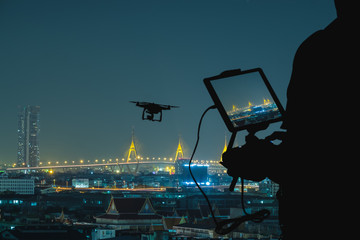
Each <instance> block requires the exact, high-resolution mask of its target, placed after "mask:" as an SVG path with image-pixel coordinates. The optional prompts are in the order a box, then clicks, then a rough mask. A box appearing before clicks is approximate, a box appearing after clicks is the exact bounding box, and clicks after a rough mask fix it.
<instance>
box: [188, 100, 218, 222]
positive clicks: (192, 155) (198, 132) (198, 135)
mask: <svg viewBox="0 0 360 240" xmlns="http://www.w3.org/2000/svg"><path fill="white" fill-rule="evenodd" d="M215 108H216V106H215V105H213V106H210V107H208V108H207V109H206V110H205V111H204V113H203V114H202V116H201V118H200V121H199V126H198V131H197V138H196V143H195V147H194V150H193V152H192V154H191V157H190V160H189V172H190V175H191V177H192V179H193V180H194V182H195V184H196V186H197V187H198V188H199V190H200V192H201V193H202V195H203V196H204V198H205V200H206V202H207V204H208V206H209V209H210V213H211V216H212V218H213V219H214V222H215V224H216V225H217V221H216V218H215V214H214V212H213V210H212V207H211V203H210V201H209V199H208V197H207V196H206V194H205V192H204V191H203V190H202V189H201V187H200V185H199V184H198V182H197V181H196V179H195V177H194V175H193V173H192V171H191V162H192V160H193V157H194V155H195V152H196V149H197V146H198V144H199V139H200V127H201V123H202V120H203V118H204V116H205V114H206V113H207V112H208V111H209V110H210V109H215Z"/></svg>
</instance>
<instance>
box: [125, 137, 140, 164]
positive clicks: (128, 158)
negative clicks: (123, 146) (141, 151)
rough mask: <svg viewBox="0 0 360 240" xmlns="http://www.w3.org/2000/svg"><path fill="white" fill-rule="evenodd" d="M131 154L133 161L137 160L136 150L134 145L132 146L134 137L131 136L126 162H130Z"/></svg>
mask: <svg viewBox="0 0 360 240" xmlns="http://www.w3.org/2000/svg"><path fill="white" fill-rule="evenodd" d="M131 153H133V156H134V158H133V159H137V154H136V149H135V144H134V135H133V137H132V139H131V144H130V149H129V154H128V156H127V160H126V162H129V161H130V160H131Z"/></svg>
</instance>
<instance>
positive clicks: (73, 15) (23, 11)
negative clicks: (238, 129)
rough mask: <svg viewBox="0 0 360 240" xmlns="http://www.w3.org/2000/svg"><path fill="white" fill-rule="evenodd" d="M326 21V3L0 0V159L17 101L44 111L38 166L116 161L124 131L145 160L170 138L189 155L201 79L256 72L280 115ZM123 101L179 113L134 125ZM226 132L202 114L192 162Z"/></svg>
mask: <svg viewBox="0 0 360 240" xmlns="http://www.w3.org/2000/svg"><path fill="white" fill-rule="evenodd" d="M335 17H336V11H335V7H334V3H333V1H332V0H316V1H314V0H226V1H224V0H216V1H213V0H188V1H180V0H178V1H169V0H164V1H158V0H156V1H155V0H154V1H148V0H143V1H136V0H132V1H120V0H119V1H111V0H107V1H91V0H90V1H89V0H87V1H75V0H71V1H48V0H44V1H36V0H32V1H10V0H8V1H3V0H0V163H13V162H16V152H17V121H18V119H17V106H18V105H39V106H40V107H41V110H40V118H41V120H40V124H41V133H40V159H41V161H43V162H47V161H62V162H63V161H65V160H68V161H72V160H75V161H79V160H80V159H83V160H91V161H93V160H95V159H103V158H105V159H109V158H116V157H118V158H122V157H124V156H125V153H126V150H127V149H128V148H129V146H130V143H131V133H132V129H134V132H135V137H136V144H137V146H136V147H137V150H138V152H139V154H141V155H142V156H145V157H147V156H148V157H174V155H175V151H176V148H177V144H178V141H179V136H180V137H181V139H182V141H183V143H184V147H185V149H184V150H185V154H186V155H187V156H190V154H191V151H192V148H193V145H194V144H195V140H196V131H197V125H198V121H199V119H200V116H201V114H202V112H203V111H204V110H205V109H206V108H207V107H208V106H210V105H212V104H213V102H212V101H211V98H210V96H209V95H208V92H207V90H206V88H205V86H204V84H203V81H202V79H203V78H205V77H209V76H213V75H217V74H219V73H220V72H222V71H224V70H228V69H234V68H242V69H250V68H255V67H261V68H263V70H264V72H265V74H266V75H267V77H268V79H269V81H270V83H271V84H272V86H273V88H274V90H275V92H276V93H277V95H278V97H279V99H280V101H281V102H282V104H283V106H284V107H285V106H286V89H287V86H288V83H289V79H290V74H291V68H292V61H293V57H294V54H295V52H296V49H297V48H298V46H299V45H300V44H301V42H302V41H303V40H305V39H306V38H307V37H308V36H309V35H310V34H312V33H313V32H315V31H317V30H319V29H322V28H324V27H326V26H327V25H328V24H329V23H330V22H331V21H332V20H333V19H335ZM304 97H305V96H304ZM131 100H132V101H151V102H156V103H162V104H171V105H178V106H180V108H177V109H173V110H170V111H164V112H163V121H162V122H161V123H158V122H150V121H143V120H141V114H142V109H140V108H137V107H135V105H134V104H132V103H129V101H131ZM278 126H279V125H274V126H272V128H271V130H273V129H275V128H276V127H278ZM225 134H227V137H228V138H229V137H230V134H229V133H228V131H227V129H226V127H225V124H224V123H223V122H222V119H221V117H220V115H219V114H218V112H217V111H216V110H213V111H211V112H209V113H208V115H207V116H206V117H205V119H204V122H203V125H202V129H201V138H200V144H199V147H198V151H197V154H196V155H195V159H207V160H211V159H214V160H215V159H219V158H220V154H221V152H222V149H223V146H224V137H225ZM243 135H244V133H240V134H238V140H237V141H238V143H239V144H242V143H243Z"/></svg>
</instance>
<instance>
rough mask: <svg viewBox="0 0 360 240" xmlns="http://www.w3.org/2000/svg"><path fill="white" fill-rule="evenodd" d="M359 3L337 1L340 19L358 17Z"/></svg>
mask: <svg viewBox="0 0 360 240" xmlns="http://www.w3.org/2000/svg"><path fill="white" fill-rule="evenodd" d="M358 5H359V3H358V2H357V1H353V0H335V7H336V12H337V16H338V18H345V19H347V18H354V17H356V16H357V15H358V13H359V11H357V8H358Z"/></svg>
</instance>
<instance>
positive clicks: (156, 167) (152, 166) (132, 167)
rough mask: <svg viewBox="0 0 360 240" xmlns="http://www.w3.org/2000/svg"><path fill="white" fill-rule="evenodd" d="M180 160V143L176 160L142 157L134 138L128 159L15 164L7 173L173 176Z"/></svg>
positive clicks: (181, 154)
mask: <svg viewBox="0 0 360 240" xmlns="http://www.w3.org/2000/svg"><path fill="white" fill-rule="evenodd" d="M180 158H184V154H183V150H182V147H181V143H180V141H179V144H178V148H177V151H176V154H175V158H174V159H173V158H154V157H153V158H149V157H146V158H144V157H141V156H139V155H138V154H137V152H136V149H135V144H134V136H133V138H132V141H131V144H130V148H129V151H128V154H127V158H126V159H125V158H122V159H118V158H116V159H114V160H112V159H109V161H105V159H102V161H100V160H98V159H96V160H95V162H94V163H90V160H87V161H84V160H80V162H79V163H75V161H69V162H68V161H65V162H64V164H61V163H59V162H58V161H57V162H55V163H53V164H52V162H44V163H43V162H40V164H39V166H37V167H26V166H25V164H24V163H23V166H18V167H16V164H14V165H13V167H11V168H7V169H6V171H41V170H48V171H53V170H54V169H59V170H61V169H62V170H63V171H65V170H66V169H74V168H88V169H102V170H106V169H107V170H111V171H114V172H115V171H116V172H117V173H123V172H127V173H131V174H136V173H137V172H138V171H139V169H140V168H141V169H142V170H144V169H147V170H150V171H151V172H153V171H164V172H168V173H170V174H173V173H175V166H174V165H175V162H176V160H177V159H180Z"/></svg>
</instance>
